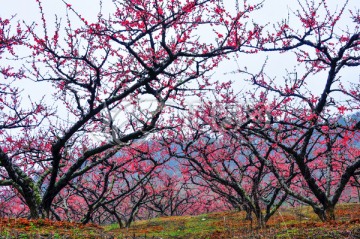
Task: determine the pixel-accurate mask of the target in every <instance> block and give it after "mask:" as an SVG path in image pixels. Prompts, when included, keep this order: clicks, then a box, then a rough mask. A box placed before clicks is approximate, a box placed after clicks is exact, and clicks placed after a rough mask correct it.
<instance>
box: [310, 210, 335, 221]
mask: <svg viewBox="0 0 360 239" xmlns="http://www.w3.org/2000/svg"><path fill="white" fill-rule="evenodd" d="M313 209H314V212H315V213H316V214H317V215H318V217H319V218H320V220H321V221H323V222H329V221H334V220H335V206H328V207H326V208H321V209H319V208H313Z"/></svg>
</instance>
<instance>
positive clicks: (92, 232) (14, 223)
mask: <svg viewBox="0 0 360 239" xmlns="http://www.w3.org/2000/svg"><path fill="white" fill-rule="evenodd" d="M0 238H1V239H10V238H14V239H15V238H16V239H17V238H21V239H25V238H29V239H30V238H37V239H38V238H44V239H45V238H46V239H63V238H77V239H86V238H104V239H110V238H113V236H112V235H110V234H107V233H105V232H104V229H103V228H102V227H100V226H97V225H93V224H87V225H82V224H79V223H70V222H54V221H50V220H27V219H24V218H20V219H0Z"/></svg>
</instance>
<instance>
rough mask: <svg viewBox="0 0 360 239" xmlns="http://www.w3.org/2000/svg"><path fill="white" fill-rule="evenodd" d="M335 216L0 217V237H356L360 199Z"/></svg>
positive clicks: (288, 212) (290, 212) (300, 211)
mask: <svg viewBox="0 0 360 239" xmlns="http://www.w3.org/2000/svg"><path fill="white" fill-rule="evenodd" d="M336 215H337V220H336V222H330V223H322V222H320V221H319V220H318V219H317V217H316V215H315V214H314V213H313V212H312V210H311V209H310V208H309V207H298V208H284V209H281V210H280V211H279V212H278V213H277V214H276V215H274V216H273V217H272V218H271V219H270V221H269V222H268V226H267V227H266V228H264V229H261V230H260V229H256V226H255V225H253V226H252V225H251V224H250V222H249V221H245V220H244V218H245V214H244V213H243V212H219V213H209V214H203V215H198V216H182V217H161V218H154V219H151V220H146V221H137V222H135V223H134V224H133V225H132V226H131V227H130V228H128V229H119V228H118V226H117V224H113V225H108V226H105V227H100V226H97V225H92V224H88V225H85V226H84V225H82V224H77V223H70V222H53V221H49V220H37V221H32V220H26V219H0V239H3V238H4V239H5V238H6V239H8V238H23V239H24V238H49V239H50V238H51V239H55V238H57V239H62V238H79V239H80V238H81V239H86V238H104V239H110V238H111V239H115V238H118V239H120V238H121V239H125V238H126V239H134V238H137V239H140V238H141V239H144V238H147V239H150V238H154V239H155V238H156V239H159V238H162V239H166V238H174V239H176V238H185V239H201V238H209V239H217V238H219V239H220V238H221V239H231V238H234V239H235V238H238V239H240V238H252V239H255V238H283V239H285V238H286V239H288V238H289V239H293V238H336V239H337V238H360V204H343V205H339V206H338V207H337V208H336Z"/></svg>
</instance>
